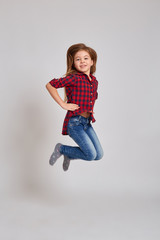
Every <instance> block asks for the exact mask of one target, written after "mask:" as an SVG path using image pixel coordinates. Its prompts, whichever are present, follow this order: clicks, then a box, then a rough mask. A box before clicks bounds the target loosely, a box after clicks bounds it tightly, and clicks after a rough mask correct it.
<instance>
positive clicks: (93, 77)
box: [76, 71, 96, 80]
mask: <svg viewBox="0 0 160 240" xmlns="http://www.w3.org/2000/svg"><path fill="white" fill-rule="evenodd" d="M76 74H78V75H85V76H87V77H88V75H87V74H85V73H82V72H78V71H77V73H76ZM90 77H91V78H92V79H94V80H95V79H96V77H95V76H93V75H92V74H90Z"/></svg>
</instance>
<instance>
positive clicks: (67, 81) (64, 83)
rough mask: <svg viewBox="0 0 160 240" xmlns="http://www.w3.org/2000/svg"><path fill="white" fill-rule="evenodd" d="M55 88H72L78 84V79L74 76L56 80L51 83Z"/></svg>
mask: <svg viewBox="0 0 160 240" xmlns="http://www.w3.org/2000/svg"><path fill="white" fill-rule="evenodd" d="M49 83H50V84H51V85H52V86H53V87H55V88H63V87H70V86H74V85H75V84H76V78H75V77H74V76H73V75H69V76H67V77H62V78H54V79H52V80H51V81H50V82H49Z"/></svg>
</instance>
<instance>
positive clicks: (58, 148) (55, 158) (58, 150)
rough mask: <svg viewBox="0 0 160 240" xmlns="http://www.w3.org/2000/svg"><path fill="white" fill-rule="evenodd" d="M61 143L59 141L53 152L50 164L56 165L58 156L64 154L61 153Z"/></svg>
mask: <svg viewBox="0 0 160 240" xmlns="http://www.w3.org/2000/svg"><path fill="white" fill-rule="evenodd" d="M61 145H62V144H61V143H57V144H56V146H55V148H54V152H53V153H52V155H51V157H50V159H49V164H50V165H52V166H53V165H54V164H55V162H56V161H57V159H58V158H60V157H61V156H62V154H61V153H60V147H61Z"/></svg>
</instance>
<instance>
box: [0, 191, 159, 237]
mask: <svg viewBox="0 0 160 240" xmlns="http://www.w3.org/2000/svg"><path fill="white" fill-rule="evenodd" d="M0 222H1V224H0V239H2V240H22V239H23V240H63V239H65V240H72V239H73V240H106V239H107V240H159V239H160V201H159V199H158V198H153V197H137V196H134V197H133V196H109V195H108V196H104V195H103V194H101V195H100V194H99V195H98V196H96V195H93V196H87V194H86V195H85V196H81V197H80V196H75V197H73V198H68V199H61V200H60V201H52V200H51V199H45V197H44V196H39V197H38V196H34V197H33V196H29V195H26V196H25V195H23V196H19V197H12V198H11V197H10V198H9V197H8V198H1V213H0Z"/></svg>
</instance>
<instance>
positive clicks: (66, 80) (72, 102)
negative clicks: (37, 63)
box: [46, 43, 103, 171]
mask: <svg viewBox="0 0 160 240" xmlns="http://www.w3.org/2000/svg"><path fill="white" fill-rule="evenodd" d="M96 61H97V54H96V52H95V51H94V50H93V49H92V48H90V47H87V46H86V45H85V44H82V43H80V44H74V45H72V46H71V47H70V48H69V49H68V51H67V72H66V76H65V77H63V78H59V79H55V78H54V79H53V80H51V81H50V82H49V83H47V85H46V88H47V90H48V91H49V93H50V95H51V96H52V98H53V99H54V100H55V101H56V102H57V103H58V104H59V105H60V106H61V107H62V108H63V109H65V110H67V114H66V117H65V119H64V123H63V129H62V134H63V135H69V136H70V137H71V138H72V139H73V140H74V141H75V142H76V143H77V144H78V146H67V145H63V144H61V143H57V145H56V146H55V149H54V152H53V153H52V155H51V157H50V160H49V163H50V165H53V164H54V163H55V162H56V161H57V159H58V158H59V157H60V156H61V155H64V161H63V170H64V171H67V170H68V167H69V164H70V160H73V159H83V160H87V161H91V160H99V159H101V158H102V157H103V150H102V147H101V144H100V142H99V140H98V137H97V135H96V133H95V131H94V129H93V127H92V125H91V121H92V122H95V118H94V116H93V107H94V103H95V100H96V99H97V97H98V93H97V87H98V81H97V80H96V78H95V77H94V76H93V75H92V74H93V73H94V72H95V71H96ZM62 87H64V88H65V99H66V101H63V100H62V99H61V97H60V96H59V94H58V91H57V88H62Z"/></svg>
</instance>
